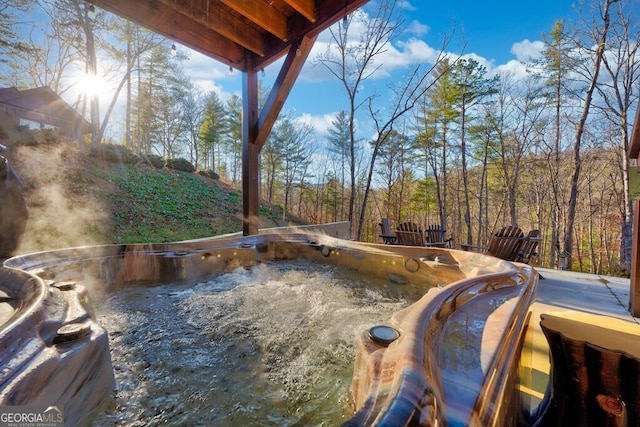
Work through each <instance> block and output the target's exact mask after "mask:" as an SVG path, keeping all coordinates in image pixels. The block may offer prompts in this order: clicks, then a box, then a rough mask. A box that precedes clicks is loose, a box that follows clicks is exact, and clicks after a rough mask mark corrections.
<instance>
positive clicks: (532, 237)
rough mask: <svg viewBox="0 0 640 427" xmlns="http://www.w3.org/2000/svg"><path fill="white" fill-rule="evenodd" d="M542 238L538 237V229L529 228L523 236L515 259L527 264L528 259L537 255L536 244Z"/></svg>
mask: <svg viewBox="0 0 640 427" xmlns="http://www.w3.org/2000/svg"><path fill="white" fill-rule="evenodd" d="M541 240H542V239H541V238H540V230H531V231H529V234H527V237H526V238H525V240H524V242H523V244H522V247H521V248H520V253H519V254H518V256H517V258H516V261H517V262H522V263H525V264H529V260H530V259H531V258H532V257H534V256H536V255H538V252H537V249H538V244H539V243H540V241H541Z"/></svg>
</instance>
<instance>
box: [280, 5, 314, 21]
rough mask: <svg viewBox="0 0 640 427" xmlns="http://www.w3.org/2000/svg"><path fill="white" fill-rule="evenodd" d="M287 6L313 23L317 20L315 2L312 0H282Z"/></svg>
mask: <svg viewBox="0 0 640 427" xmlns="http://www.w3.org/2000/svg"><path fill="white" fill-rule="evenodd" d="M284 1H285V3H287V4H288V5H289V6H291V7H292V8H293V9H295V11H296V12H298V13H299V14H300V15H302V16H304V17H305V18H307V19H308V20H309V21H310V22H312V23H315V22H316V21H317V20H318V16H317V15H316V2H315V1H314V0H284Z"/></svg>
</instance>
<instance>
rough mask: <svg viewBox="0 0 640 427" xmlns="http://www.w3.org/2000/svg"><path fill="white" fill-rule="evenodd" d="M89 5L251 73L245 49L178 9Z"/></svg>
mask: <svg viewBox="0 0 640 427" xmlns="http://www.w3.org/2000/svg"><path fill="white" fill-rule="evenodd" d="M89 1H90V3H92V4H94V5H96V6H98V7H99V8H101V9H104V10H107V11H109V12H112V13H114V14H116V15H118V16H121V17H123V18H125V19H128V20H130V21H132V22H135V23H136V24H138V25H140V26H143V27H145V28H148V29H149V30H151V31H153V32H155V33H158V34H160V35H162V36H164V37H167V38H169V39H171V40H175V41H177V42H179V43H181V44H184V45H185V46H188V47H190V48H191V49H194V50H196V51H198V52H200V53H202V54H204V55H207V56H209V57H211V58H213V59H216V60H218V61H221V62H223V63H225V64H228V65H232V66H233V67H235V68H237V69H239V70H246V69H247V65H246V54H245V50H244V49H243V48H242V47H241V46H239V45H238V44H236V43H233V42H231V41H230V40H228V39H227V38H225V37H223V36H222V35H220V34H218V33H216V32H215V31H212V30H211V29H209V28H207V27H206V26H204V25H202V24H200V23H198V22H194V20H193V19H191V18H189V17H186V16H184V15H182V14H179V13H176V11H175V8H174V7H167V6H164V5H162V4H161V3H159V2H157V1H155V0H137V1H135V2H133V1H131V0H89Z"/></svg>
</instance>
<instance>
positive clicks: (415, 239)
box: [396, 222, 425, 246]
mask: <svg viewBox="0 0 640 427" xmlns="http://www.w3.org/2000/svg"><path fill="white" fill-rule="evenodd" d="M396 240H397V243H398V244H399V245H405V246H424V243H425V242H424V233H423V232H422V230H421V229H420V227H418V224H416V223H414V222H402V223H400V224H398V227H397V228H396Z"/></svg>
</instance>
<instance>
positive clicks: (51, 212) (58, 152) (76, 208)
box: [13, 144, 110, 254]
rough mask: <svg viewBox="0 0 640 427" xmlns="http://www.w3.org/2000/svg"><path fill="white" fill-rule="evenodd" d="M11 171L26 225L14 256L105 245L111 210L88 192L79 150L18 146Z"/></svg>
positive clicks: (48, 146)
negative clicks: (16, 178)
mask: <svg viewBox="0 0 640 427" xmlns="http://www.w3.org/2000/svg"><path fill="white" fill-rule="evenodd" d="M16 151H17V154H16V160H15V161H14V162H13V166H14V168H15V169H16V172H17V174H18V176H19V178H20V180H21V181H22V189H23V192H24V193H25V195H27V196H28V197H26V199H27V203H28V208H29V221H28V222H27V227H26V230H25V233H24V235H23V237H22V241H21V244H20V246H19V248H18V250H17V251H16V253H17V254H24V253H30V252H37V251H42V250H49V249H57V248H64V247H70V246H84V245H94V244H101V243H104V238H103V236H104V234H105V231H104V230H106V229H107V227H108V225H109V213H110V210H109V208H108V207H107V206H104V205H103V204H102V202H101V201H100V199H99V198H98V197H96V196H95V195H94V194H92V193H90V192H89V191H87V188H88V186H85V185H84V183H83V182H82V179H83V178H82V168H83V165H82V164H80V163H79V160H78V159H79V156H78V153H77V149H76V148H75V147H73V146H70V145H68V144H56V145H37V146H20V147H17V148H16Z"/></svg>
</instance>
